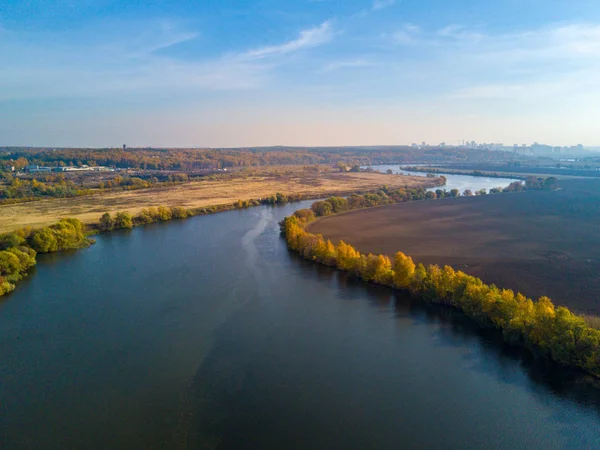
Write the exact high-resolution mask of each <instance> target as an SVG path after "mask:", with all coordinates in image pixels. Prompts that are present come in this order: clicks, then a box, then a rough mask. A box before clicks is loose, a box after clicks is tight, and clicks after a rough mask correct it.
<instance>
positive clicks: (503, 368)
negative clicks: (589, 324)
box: [314, 265, 600, 417]
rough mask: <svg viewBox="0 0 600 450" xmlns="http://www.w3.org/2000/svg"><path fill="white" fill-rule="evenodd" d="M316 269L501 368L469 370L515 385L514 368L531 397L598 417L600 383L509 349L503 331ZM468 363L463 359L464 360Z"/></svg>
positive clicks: (405, 295)
mask: <svg viewBox="0 0 600 450" xmlns="http://www.w3.org/2000/svg"><path fill="white" fill-rule="evenodd" d="M315 266H318V268H317V269H314V270H315V271H316V272H318V276H319V278H320V279H327V278H337V279H338V280H339V283H340V285H341V286H343V287H344V288H348V289H354V290H360V291H362V292H363V293H364V294H365V297H367V298H368V299H369V303H370V304H371V305H372V306H373V307H375V308H378V309H380V308H381V307H382V306H385V305H390V303H391V307H393V308H394V312H395V316H396V317H398V318H408V319H411V320H412V321H417V322H423V323H428V324H432V323H434V324H437V325H438V326H439V328H438V333H439V339H438V345H444V346H452V345H456V346H464V341H465V340H468V341H469V343H474V344H476V345H479V346H481V347H482V348H483V349H484V350H485V352H484V353H483V354H485V355H486V356H487V357H488V358H489V359H495V360H497V361H498V362H499V364H497V365H496V364H494V365H492V364H479V365H477V366H475V367H472V368H473V369H475V370H478V371H481V372H485V373H490V372H491V371H494V373H493V375H495V376H496V378H497V379H499V380H501V381H503V382H504V383H509V384H510V383H516V382H517V380H516V378H517V377H515V370H514V369H515V363H517V364H518V367H519V368H520V369H521V370H522V371H523V372H524V373H525V374H526V375H527V377H528V379H529V380H530V381H531V383H532V384H531V386H530V388H531V389H530V390H531V391H532V392H536V391H537V388H538V387H542V388H544V389H545V390H546V391H548V392H551V393H552V394H554V395H557V396H559V397H561V398H563V399H567V400H570V401H573V402H575V403H577V404H580V405H583V406H585V407H587V408H591V409H593V410H594V411H595V412H596V413H597V414H598V416H599V417H600V381H599V380H597V379H596V378H594V377H592V376H590V375H588V374H586V373H584V372H582V371H580V370H578V369H573V368H569V367H564V366H561V365H560V364H558V363H556V362H554V361H552V360H550V359H548V358H547V357H544V356H541V355H535V354H534V353H533V352H531V351H530V350H528V349H526V348H523V347H517V346H511V345H508V344H507V343H506V342H505V341H504V339H503V336H502V332H501V331H499V330H496V329H488V328H483V327H481V326H479V325H478V324H476V323H475V322H474V321H473V320H471V319H469V318H468V317H466V316H465V315H464V314H462V313H461V312H460V311H457V310H455V309H453V308H450V307H447V306H442V305H433V304H429V303H427V302H424V301H422V300H420V299H418V298H414V297H411V296H410V295H409V294H408V293H402V292H397V291H392V290H391V289H389V288H386V287H383V286H376V285H372V284H366V283H364V282H363V281H361V280H359V279H357V278H354V277H352V276H350V275H348V274H346V273H343V272H339V271H335V270H333V269H330V268H327V267H324V266H320V265H315ZM468 357H469V356H468V355H465V358H468ZM494 369H495V370H494Z"/></svg>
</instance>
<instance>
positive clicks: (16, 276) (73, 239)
mask: <svg viewBox="0 0 600 450" xmlns="http://www.w3.org/2000/svg"><path fill="white" fill-rule="evenodd" d="M428 181H429V182H430V184H431V185H432V186H441V185H443V184H445V182H446V180H445V178H444V177H440V178H436V179H433V180H431V179H430V180H428ZM384 189H385V188H384ZM419 190H420V191H422V192H425V190H424V188H419ZM348 194H350V192H340V193H339V194H338V195H348ZM365 195H370V194H365ZM315 198H323V194H321V193H314V194H291V195H286V194H282V193H280V192H278V193H276V194H273V195H270V196H267V197H265V198H260V199H250V200H237V201H236V202H234V203H226V204H218V205H212V206H206V207H198V208H184V207H181V206H158V207H149V208H143V209H142V210H141V211H139V212H138V213H137V214H130V213H129V212H127V211H119V212H117V213H115V214H114V215H113V214H111V213H109V212H106V213H104V214H102V216H101V217H100V218H99V220H98V222H96V223H92V224H87V225H86V224H84V223H83V222H81V221H80V220H78V219H77V218H63V219H60V220H59V221H58V222H57V223H55V224H52V225H49V226H47V227H43V228H32V227H23V228H20V229H18V230H15V231H10V232H7V233H3V234H0V297H2V296H4V295H6V294H8V293H10V292H12V291H13V290H14V289H15V288H16V285H17V283H18V282H19V281H21V280H22V279H23V278H24V277H26V276H27V275H28V272H29V270H30V269H31V268H32V267H34V266H35V265H36V264H37V261H36V257H37V255H38V254H39V253H53V252H58V251H63V250H71V249H79V248H85V247H89V246H90V245H91V244H93V243H94V240H93V239H91V238H90V237H89V236H91V235H93V234H96V233H98V232H109V231H113V230H119V229H131V228H133V227H138V226H142V225H147V224H151V223H156V222H166V221H169V220H181V219H187V218H190V217H195V216H201V215H208V214H215V213H219V212H225V211H231V210H235V209H246V208H250V207H253V206H261V205H273V206H274V205H283V204H286V203H289V202H299V201H302V200H311V199H315Z"/></svg>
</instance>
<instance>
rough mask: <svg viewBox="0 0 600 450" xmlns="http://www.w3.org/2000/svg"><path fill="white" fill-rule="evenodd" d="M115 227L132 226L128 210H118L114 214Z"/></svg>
mask: <svg viewBox="0 0 600 450" xmlns="http://www.w3.org/2000/svg"><path fill="white" fill-rule="evenodd" d="M115 228H117V229H121V228H133V220H132V218H131V214H129V213H128V212H118V213H117V214H116V215H115Z"/></svg>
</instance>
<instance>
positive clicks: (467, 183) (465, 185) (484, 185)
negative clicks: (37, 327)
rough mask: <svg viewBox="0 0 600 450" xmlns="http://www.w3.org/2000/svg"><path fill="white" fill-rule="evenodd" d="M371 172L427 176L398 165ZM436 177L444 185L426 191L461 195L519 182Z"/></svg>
mask: <svg viewBox="0 0 600 450" xmlns="http://www.w3.org/2000/svg"><path fill="white" fill-rule="evenodd" d="M370 167H371V168H372V169H373V170H378V171H380V172H386V171H387V170H388V169H391V170H392V171H393V172H394V173H403V174H404V175H414V176H417V177H425V176H427V174H426V173H425V172H413V171H410V170H405V169H403V168H402V167H401V166H398V165H384V164H381V165H373V166H370ZM435 175H436V176H439V175H443V176H445V177H446V184H445V185H444V186H440V187H434V188H430V189H428V190H430V191H435V190H436V189H446V190H448V191H450V190H451V189H458V190H459V191H460V193H461V194H462V193H463V192H464V191H465V189H471V191H473V192H475V191H478V190H480V189H486V190H488V191H489V190H490V189H492V188H495V187H506V186H508V185H509V184H510V183H512V182H513V181H520V180H517V179H516V178H496V177H474V176H472V175H456V174H452V173H443V172H442V173H439V174H438V173H436V174H435Z"/></svg>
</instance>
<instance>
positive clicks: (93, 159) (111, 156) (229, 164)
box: [0, 146, 507, 171]
mask: <svg viewBox="0 0 600 450" xmlns="http://www.w3.org/2000/svg"><path fill="white" fill-rule="evenodd" d="M473 158H475V159H477V160H481V161H493V160H503V159H506V158H507V154H505V153H504V152H497V151H489V150H468V149H460V148H444V149H440V148H427V149H416V148H411V147H408V146H384V147H377V148H360V147H354V148H348V147H337V148H331V147H327V148H240V149H169V148H131V149H128V148H126V149H122V148H103V149H82V148H60V149H54V148H19V147H11V148H7V147H5V148H4V149H2V148H0V166H2V165H4V166H7V167H8V166H10V167H15V168H17V169H20V168H23V167H25V166H26V165H28V164H39V165H58V166H82V165H84V164H86V165H89V166H98V165H100V166H108V167H118V168H137V169H148V170H184V171H193V170H206V169H221V168H234V167H250V166H272V165H286V164H295V165H311V164H336V163H338V162H340V161H343V162H345V163H348V164H349V165H351V166H352V165H370V164H404V163H407V162H412V161H423V162H424V163H427V162H443V161H446V162H449V161H453V162H457V161H458V162H461V161H467V160H469V159H473Z"/></svg>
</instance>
